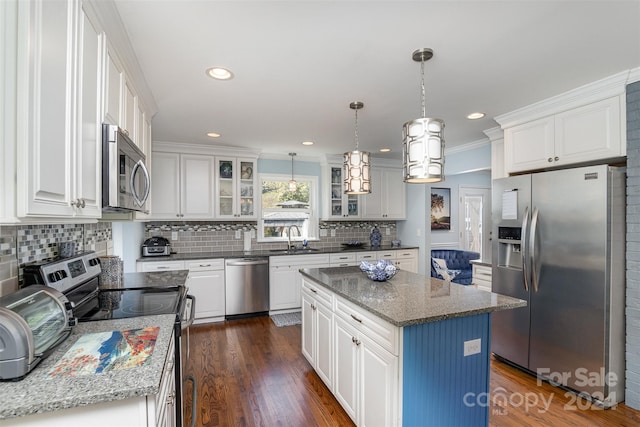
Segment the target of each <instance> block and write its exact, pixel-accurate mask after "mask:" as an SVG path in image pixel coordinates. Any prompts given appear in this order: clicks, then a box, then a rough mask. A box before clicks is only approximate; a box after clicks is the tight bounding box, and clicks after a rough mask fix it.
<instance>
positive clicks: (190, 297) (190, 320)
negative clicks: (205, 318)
mask: <svg viewBox="0 0 640 427" xmlns="http://www.w3.org/2000/svg"><path fill="white" fill-rule="evenodd" d="M186 298H187V299H188V300H191V310H190V312H189V318H188V319H187V321H186V322H185V324H184V325H182V329H186V328H188V327H189V326H191V325H192V324H193V320H194V319H195V316H196V297H195V296H193V295H191V294H188V295H187V296H186Z"/></svg>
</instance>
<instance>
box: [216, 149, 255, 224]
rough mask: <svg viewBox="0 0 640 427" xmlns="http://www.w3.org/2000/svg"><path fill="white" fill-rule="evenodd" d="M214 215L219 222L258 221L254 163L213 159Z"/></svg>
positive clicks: (232, 159) (249, 160)
mask: <svg viewBox="0 0 640 427" xmlns="http://www.w3.org/2000/svg"><path fill="white" fill-rule="evenodd" d="M215 179H216V198H215V204H216V205H215V213H216V218H219V219H256V218H257V217H258V212H257V209H258V205H257V203H256V201H257V197H258V194H257V190H258V187H257V182H258V180H257V168H256V161H255V160H254V159H244V158H234V157H216V163H215Z"/></svg>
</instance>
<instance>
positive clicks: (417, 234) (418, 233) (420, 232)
mask: <svg viewBox="0 0 640 427" xmlns="http://www.w3.org/2000/svg"><path fill="white" fill-rule="evenodd" d="M421 234H422V230H420V229H419V228H418V229H417V230H416V236H418V237H420V235H421Z"/></svg>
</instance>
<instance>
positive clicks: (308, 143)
mask: <svg viewBox="0 0 640 427" xmlns="http://www.w3.org/2000/svg"><path fill="white" fill-rule="evenodd" d="M302 145H313V141H302Z"/></svg>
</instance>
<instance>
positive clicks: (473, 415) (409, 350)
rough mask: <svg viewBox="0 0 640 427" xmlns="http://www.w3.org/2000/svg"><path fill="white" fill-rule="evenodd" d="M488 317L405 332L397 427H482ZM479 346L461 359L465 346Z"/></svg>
mask: <svg viewBox="0 0 640 427" xmlns="http://www.w3.org/2000/svg"><path fill="white" fill-rule="evenodd" d="M490 316H491V314H490V313H484V314H479V315H474V316H469V317H459V318H453V319H447V320H443V321H439V322H431V323H424V324H421V325H413V326H405V327H404V335H403V354H404V356H403V374H402V377H403V387H402V393H403V406H402V424H403V426H421V427H422V426H438V427H446V426H452V427H453V426H455V427H461V426H487V425H488V423H489V394H488V393H489V349H490V345H489V344H490V330H491V317H490ZM478 338H479V339H480V340H481V345H480V352H479V353H477V354H472V355H469V356H464V343H465V341H470V340H475V339H478Z"/></svg>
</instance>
